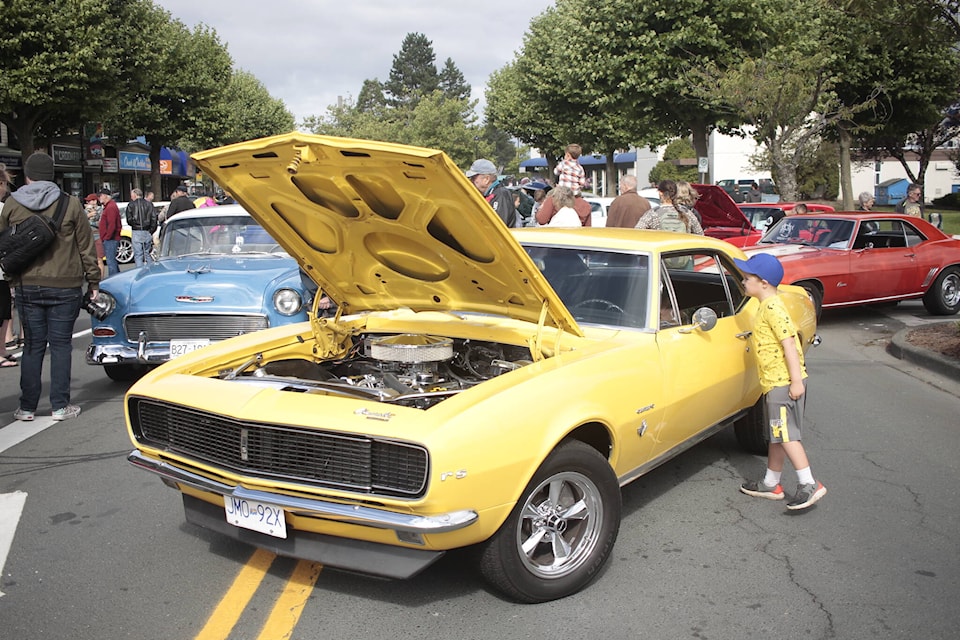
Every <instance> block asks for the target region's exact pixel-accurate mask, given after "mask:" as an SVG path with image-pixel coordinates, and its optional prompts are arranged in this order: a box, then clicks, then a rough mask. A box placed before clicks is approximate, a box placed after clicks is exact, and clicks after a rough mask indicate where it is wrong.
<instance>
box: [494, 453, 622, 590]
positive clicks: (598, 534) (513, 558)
mask: <svg viewBox="0 0 960 640" xmlns="http://www.w3.org/2000/svg"><path fill="white" fill-rule="evenodd" d="M620 509H621V503H620V485H619V484H618V482H617V476H616V475H615V474H614V473H613V469H612V468H611V467H610V463H609V462H608V461H607V459H606V458H605V457H603V456H602V455H601V454H600V452H598V451H597V450H596V449H594V448H593V447H591V446H589V445H587V444H586V443H583V442H579V441H576V440H570V441H566V442H562V443H561V444H560V445H558V446H557V448H556V449H555V450H554V451H553V452H552V453H551V454H550V455H549V456H547V458H546V460H544V461H543V464H541V465H540V468H539V469H537V472H536V473H535V474H534V476H533V478H531V479H530V482H529V483H528V484H527V487H526V488H525V489H524V490H523V493H521V494H520V499H519V500H518V501H517V503H516V505H514V507H513V510H512V511H511V512H510V515H509V516H508V517H507V519H506V520H505V521H504V523H503V525H502V526H501V527H500V529H499V530H498V531H497V532H496V533H495V534H494V535H493V537H491V538H490V539H489V540H488V541H487V542H486V543H485V544H484V547H483V553H482V555H481V558H480V570H481V572H482V573H483V576H484V577H485V578H486V579H487V581H488V582H490V584H491V585H493V586H494V587H495V588H496V589H498V590H499V591H501V592H503V593H505V594H506V595H508V596H510V597H511V598H513V599H515V600H517V601H519V602H546V601H548V600H556V599H557V598H563V597H564V596H568V595H570V594H571V593H576V592H577V591H579V590H580V589H582V588H584V587H585V586H586V585H587V584H588V583H589V582H590V580H592V579H593V578H594V577H595V576H596V575H597V573H598V572H599V571H600V568H601V567H602V566H603V564H604V562H606V560H607V558H608V557H609V555H610V551H611V549H613V543H614V542H615V541H616V539H617V531H618V530H619V527H620Z"/></svg>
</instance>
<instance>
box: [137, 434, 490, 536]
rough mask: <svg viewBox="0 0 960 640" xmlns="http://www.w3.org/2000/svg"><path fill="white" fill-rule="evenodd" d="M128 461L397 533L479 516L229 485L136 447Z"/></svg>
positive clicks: (436, 529)
mask: <svg viewBox="0 0 960 640" xmlns="http://www.w3.org/2000/svg"><path fill="white" fill-rule="evenodd" d="M127 461H128V462H129V463H130V464H132V465H133V466H135V467H138V468H140V469H143V470H145V471H150V472H151V473H155V474H157V475H158V476H160V477H161V478H164V479H166V480H171V481H173V482H175V483H178V484H185V485H187V486H188V487H192V488H194V489H199V490H200V491H207V492H209V493H216V494H218V495H221V496H230V497H233V498H243V499H247V500H254V501H256V502H265V503H268V504H273V505H276V506H278V507H281V508H283V509H284V510H285V511H289V512H291V513H294V514H296V515H299V516H306V517H310V518H320V519H322V520H333V521H336V522H340V523H344V524H355V525H360V526H364V527H374V528H376V529H390V530H393V531H397V532H406V533H421V534H430V533H447V532H450V531H458V530H460V529H463V528H465V527H468V526H470V525H471V524H473V523H474V522H476V521H477V519H478V517H479V516H478V515H477V512H476V511H472V510H461V511H451V512H450V513H441V514H438V515H435V516H416V515H411V514H406V513H395V512H393V511H387V510H385V509H377V508H374V507H364V506H361V505H350V504H341V503H339V502H328V501H326V500H316V499H312V498H297V497H294V496H288V495H284V494H281V493H269V492H267V491H257V490H254V489H245V488H244V487H240V486H231V485H228V484H224V483H222V482H217V481H216V480H210V479H209V478H204V477H203V476H201V475H198V474H196V473H191V472H190V471H185V470H184V469H180V468H178V467H175V466H173V465H172V464H170V463H168V462H161V461H158V460H152V459H150V458H147V457H146V456H144V455H143V454H142V453H140V452H139V451H136V450H135V451H133V452H131V453H130V455H129V456H127Z"/></svg>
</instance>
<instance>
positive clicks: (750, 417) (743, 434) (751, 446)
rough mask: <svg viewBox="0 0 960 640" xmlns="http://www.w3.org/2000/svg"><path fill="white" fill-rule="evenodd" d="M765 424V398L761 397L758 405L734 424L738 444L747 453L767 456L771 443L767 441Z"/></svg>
mask: <svg viewBox="0 0 960 640" xmlns="http://www.w3.org/2000/svg"><path fill="white" fill-rule="evenodd" d="M765 422H766V421H765V420H764V403H763V396H760V399H759V400H757V403H756V404H755V405H753V406H752V407H750V411H748V412H747V415H745V416H743V417H742V418H740V419H739V420H737V421H736V422H734V423H733V432H734V434H735V435H736V436H737V442H738V443H739V444H740V447H741V448H742V449H743V450H744V451H746V452H747V453H752V454H753V455H757V456H762V455H766V454H767V449H768V448H769V442H768V441H767V429H766V424H765Z"/></svg>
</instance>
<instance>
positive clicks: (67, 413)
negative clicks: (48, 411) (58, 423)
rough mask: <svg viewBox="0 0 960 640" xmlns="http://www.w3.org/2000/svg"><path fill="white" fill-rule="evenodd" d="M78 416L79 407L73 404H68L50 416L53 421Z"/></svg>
mask: <svg viewBox="0 0 960 640" xmlns="http://www.w3.org/2000/svg"><path fill="white" fill-rule="evenodd" d="M78 415H80V407H78V406H77V405H75V404H68V405H67V406H65V407H64V408H63V409H57V410H56V411H54V412H53V414H52V415H51V416H50V417H51V418H53V419H54V420H69V419H70V418H76V417H77V416H78Z"/></svg>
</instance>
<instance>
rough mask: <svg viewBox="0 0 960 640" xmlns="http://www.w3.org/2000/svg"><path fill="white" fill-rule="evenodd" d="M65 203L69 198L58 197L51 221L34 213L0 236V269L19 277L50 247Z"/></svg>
mask: <svg viewBox="0 0 960 640" xmlns="http://www.w3.org/2000/svg"><path fill="white" fill-rule="evenodd" d="M69 200H70V196H68V195H67V194H65V193H61V194H60V198H59V200H58V201H57V212H56V214H54V216H53V218H52V219H51V218H48V217H47V216H45V215H43V214H42V213H34V214H33V215H31V216H30V217H29V218H27V219H26V220H22V221H20V222H18V223H16V224H14V225H10V226H9V227H7V228H6V229H4V230H3V232H2V233H0V269H3V272H4V273H5V274H9V275H13V276H18V275H20V274H21V273H23V272H24V271H25V270H26V269H27V268H28V267H29V266H30V265H31V264H33V263H34V261H35V260H36V259H37V258H39V257H40V254H42V253H43V252H44V251H46V250H47V247H49V246H50V245H51V244H53V241H54V239H55V238H56V237H57V233H59V232H60V225H61V224H63V216H64V214H65V213H66V211H67V202H68V201H69Z"/></svg>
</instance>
